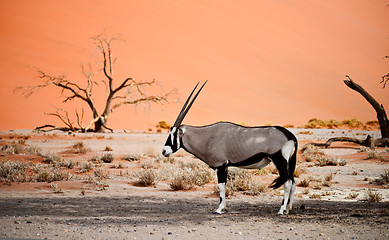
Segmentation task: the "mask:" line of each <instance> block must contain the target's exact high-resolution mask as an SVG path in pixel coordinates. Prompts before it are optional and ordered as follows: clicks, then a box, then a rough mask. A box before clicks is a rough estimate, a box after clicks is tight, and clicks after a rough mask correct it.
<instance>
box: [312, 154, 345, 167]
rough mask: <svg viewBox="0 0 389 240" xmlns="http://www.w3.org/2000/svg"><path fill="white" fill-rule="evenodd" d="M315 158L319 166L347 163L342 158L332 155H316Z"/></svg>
mask: <svg viewBox="0 0 389 240" xmlns="http://www.w3.org/2000/svg"><path fill="white" fill-rule="evenodd" d="M316 160H317V165H319V166H320V167H324V166H337V165H339V166H344V165H346V163H347V162H346V161H345V160H343V159H336V158H333V157H323V156H318V157H317V158H316Z"/></svg>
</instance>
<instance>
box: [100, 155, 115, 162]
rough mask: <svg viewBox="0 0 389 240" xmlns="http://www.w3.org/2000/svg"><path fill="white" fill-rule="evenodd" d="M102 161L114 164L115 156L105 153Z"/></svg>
mask: <svg viewBox="0 0 389 240" xmlns="http://www.w3.org/2000/svg"><path fill="white" fill-rule="evenodd" d="M101 161H103V162H105V163H111V162H113V155H112V153H104V154H103V155H102V156H101Z"/></svg>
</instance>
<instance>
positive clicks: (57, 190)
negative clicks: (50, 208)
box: [50, 183, 63, 193]
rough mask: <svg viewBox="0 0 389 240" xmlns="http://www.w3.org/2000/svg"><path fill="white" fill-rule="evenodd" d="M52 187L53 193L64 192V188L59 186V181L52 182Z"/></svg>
mask: <svg viewBox="0 0 389 240" xmlns="http://www.w3.org/2000/svg"><path fill="white" fill-rule="evenodd" d="M50 187H51V190H52V191H53V193H63V191H62V189H61V188H58V184H57V183H51V184H50Z"/></svg>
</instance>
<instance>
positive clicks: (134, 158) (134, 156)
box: [122, 154, 140, 162]
mask: <svg viewBox="0 0 389 240" xmlns="http://www.w3.org/2000/svg"><path fill="white" fill-rule="evenodd" d="M122 159H123V160H126V161H129V162H135V161H139V159H140V158H139V156H138V155H137V154H127V155H126V156H124V157H122Z"/></svg>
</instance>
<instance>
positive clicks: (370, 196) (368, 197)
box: [362, 189, 382, 202]
mask: <svg viewBox="0 0 389 240" xmlns="http://www.w3.org/2000/svg"><path fill="white" fill-rule="evenodd" d="M362 201H365V202H381V201H382V196H381V194H380V193H379V192H374V191H372V190H371V189H369V190H367V191H366V192H365V196H364V198H363V199H362Z"/></svg>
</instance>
